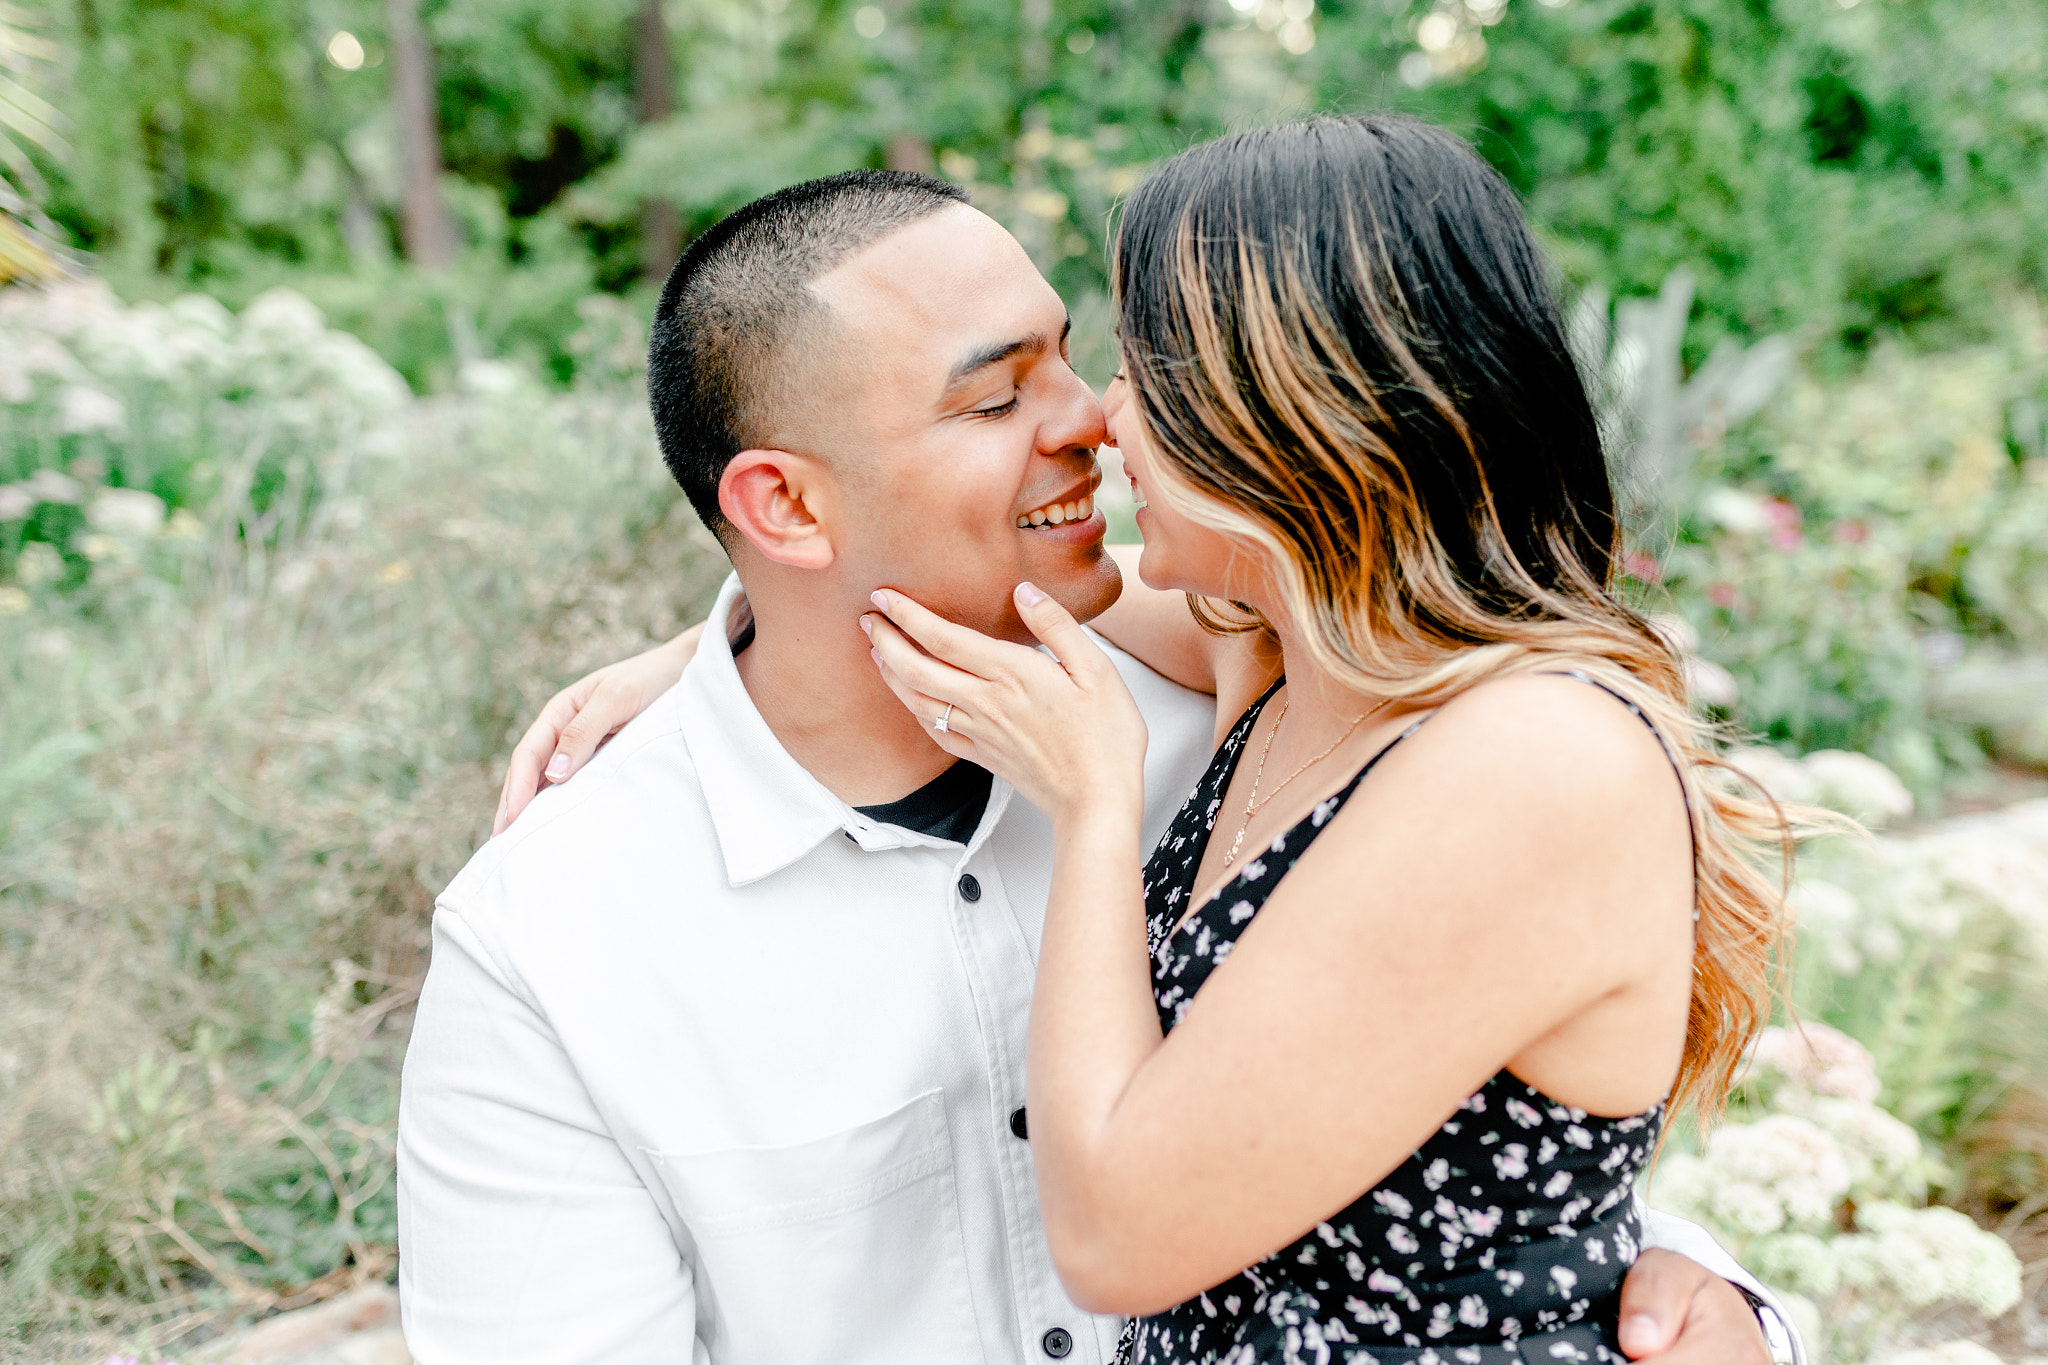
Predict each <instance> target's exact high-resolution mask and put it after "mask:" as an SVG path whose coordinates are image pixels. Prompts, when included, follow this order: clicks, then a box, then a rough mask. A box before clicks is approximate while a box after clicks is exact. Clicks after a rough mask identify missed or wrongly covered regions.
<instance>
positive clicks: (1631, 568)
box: [1621, 554, 1664, 583]
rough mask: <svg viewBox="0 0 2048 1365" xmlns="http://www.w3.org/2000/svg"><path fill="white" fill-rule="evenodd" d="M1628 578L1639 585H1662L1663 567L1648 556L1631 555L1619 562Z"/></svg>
mask: <svg viewBox="0 0 2048 1365" xmlns="http://www.w3.org/2000/svg"><path fill="white" fill-rule="evenodd" d="M1621 565H1622V568H1623V569H1625V570H1627V572H1628V576H1629V577H1630V578H1633V579H1635V580H1636V581H1638V582H1641V583H1662V582H1663V581H1664V566H1663V565H1662V564H1659V563H1658V562H1657V561H1656V560H1654V559H1652V558H1650V556H1648V555H1642V554H1632V555H1629V556H1627V557H1626V558H1624V559H1623V560H1622V561H1621Z"/></svg>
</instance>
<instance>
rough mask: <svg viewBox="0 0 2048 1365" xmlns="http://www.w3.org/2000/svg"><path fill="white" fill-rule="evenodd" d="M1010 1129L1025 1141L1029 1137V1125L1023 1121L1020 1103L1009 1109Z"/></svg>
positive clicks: (1022, 1107)
mask: <svg viewBox="0 0 2048 1365" xmlns="http://www.w3.org/2000/svg"><path fill="white" fill-rule="evenodd" d="M1010 1131H1011V1132H1013V1133H1015V1134H1016V1135H1017V1136H1018V1137H1020V1138H1023V1139H1025V1140H1026V1141H1029V1140H1030V1138H1031V1127H1030V1125H1029V1124H1027V1123H1026V1122H1025V1121H1024V1106H1023V1105H1021V1104H1020V1105H1018V1106H1017V1107H1016V1108H1015V1109H1012V1110H1011V1111H1010Z"/></svg>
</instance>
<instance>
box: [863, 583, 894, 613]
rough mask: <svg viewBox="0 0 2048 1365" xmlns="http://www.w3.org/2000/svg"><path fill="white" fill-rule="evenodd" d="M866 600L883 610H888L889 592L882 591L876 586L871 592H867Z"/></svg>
mask: <svg viewBox="0 0 2048 1365" xmlns="http://www.w3.org/2000/svg"><path fill="white" fill-rule="evenodd" d="M868 601H870V602H873V603H874V604H875V605H876V606H878V607H880V608H881V609H882V610H883V611H887V610H889V594H888V593H886V592H883V591H882V590H881V589H880V588H877V589H875V590H874V591H873V592H871V593H869V594H868Z"/></svg>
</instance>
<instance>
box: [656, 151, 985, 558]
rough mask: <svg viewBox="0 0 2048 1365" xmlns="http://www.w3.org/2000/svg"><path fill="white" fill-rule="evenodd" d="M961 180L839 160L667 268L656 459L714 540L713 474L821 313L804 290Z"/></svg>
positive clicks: (757, 204) (747, 441) (749, 210)
mask: <svg viewBox="0 0 2048 1365" xmlns="http://www.w3.org/2000/svg"><path fill="white" fill-rule="evenodd" d="M966 202H967V192H966V191H965V190H963V189H961V188H960V187H959V186H958V185H953V184H949V183H948V182H946V181H944V180H938V179H934V178H933V177H931V176H928V175H915V174H912V173H910V172H908V171H846V172H843V173H841V174H839V175H828V176H826V177H825V178H824V179H822V180H807V181H805V182H804V183H803V184H801V185H791V186H790V187H789V188H788V189H783V190H777V191H776V192H775V193H773V194H770V195H765V196H763V197H762V198H760V199H756V200H755V201H754V202H753V203H751V204H748V205H747V206H746V207H745V208H742V209H738V210H736V211H735V212H733V213H732V214H730V215H728V216H727V217H725V218H724V219H721V220H720V221H719V223H718V224H717V225H716V226H715V227H713V228H712V229H711V230H710V231H709V232H706V233H705V234H704V235H703V236H701V237H699V238H698V239H697V240H696V241H694V242H692V243H691V244H690V249H689V250H688V251H685V252H684V253H683V257H682V259H681V260H679V261H677V262H676V265H675V269H673V270H671V271H670V272H669V276H668V283H667V284H666V285H664V286H663V287H662V291H661V305H660V307H658V308H657V309H656V310H655V314H654V326H653V329H652V332H651V334H650V337H649V341H648V348H647V395H648V399H649V401H650V402H651V403H652V405H653V408H654V433H655V436H656V437H657V438H658V439H659V440H660V442H661V454H662V458H663V459H664V460H665V461H666V462H667V463H668V469H669V473H671V474H673V475H675V480H676V482H677V483H679V484H681V485H682V488H683V492H684V493H686V494H688V495H689V499H690V505H691V506H692V507H695V508H696V509H697V515H698V516H700V517H702V518H703V519H704V524H705V525H706V526H707V527H709V528H710V529H711V531H712V533H713V534H715V535H717V536H718V537H719V538H720V539H724V538H725V533H726V530H727V526H726V521H725V517H724V515H723V514H722V513H721V512H720V511H719V510H718V481H719V479H720V478H722V477H723V476H724V474H725V467H726V465H727V464H729V463H731V461H732V457H733V456H735V455H737V454H739V453H740V452H741V451H742V450H747V449H750V448H752V447H754V446H757V445H759V444H760V443H761V442H763V441H764V440H766V439H768V436H769V434H770V430H771V427H772V425H773V424H774V422H775V421H776V420H777V412H776V404H777V403H778V402H780V401H783V400H784V399H785V398H786V396H787V395H786V393H785V392H784V390H785V388H786V387H787V379H788V376H787V375H786V373H785V371H786V368H787V366H788V363H789V361H790V360H791V358H792V356H793V355H794V354H795V353H796V352H798V351H799V350H800V349H801V348H802V347H803V346H804V345H805V344H806V343H807V342H809V341H812V340H814V339H815V338H816V335H817V332H818V330H819V329H820V327H821V325H822V324H823V323H825V322H826V321H828V318H827V316H826V313H827V305H826V304H825V303H824V301H823V300H822V299H820V298H819V297H818V296H817V295H816V294H815V293H813V292H812V291H811V289H810V284H811V282H812V281H813V280H815V279H817V278H818V277H819V276H821V275H824V274H827V273H828V272H830V271H831V270H832V269H833V268H834V267H836V266H837V265H839V263H840V262H842V261H844V260H845V259H846V258H847V257H849V256H851V255H852V254H853V253H855V252H857V251H859V250H861V249H862V248H863V247H866V246H869V245H870V244H872V243H874V242H877V241H880V240H881V239H882V238H884V237H886V236H888V235H889V234H890V233H893V232H895V231H896V230H897V229H899V228H903V227H908V226H909V225H910V224H912V223H914V222H916V221H918V220H919V219H921V218H926V217H929V216H930V215H932V214H934V213H937V212H938V211H939V210H941V209H944V208H948V207H950V206H952V205H954V204H964V203H966Z"/></svg>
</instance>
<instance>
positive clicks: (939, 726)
mask: <svg viewBox="0 0 2048 1365" xmlns="http://www.w3.org/2000/svg"><path fill="white" fill-rule="evenodd" d="M952 718H953V703H952V702H947V703H946V714H945V715H943V716H940V717H939V718H938V719H937V720H935V721H933V722H932V729H934V730H936V731H938V732H939V733H940V734H942V735H943V734H945V733H946V729H947V726H946V722H947V721H949V720H951V719H952Z"/></svg>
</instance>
